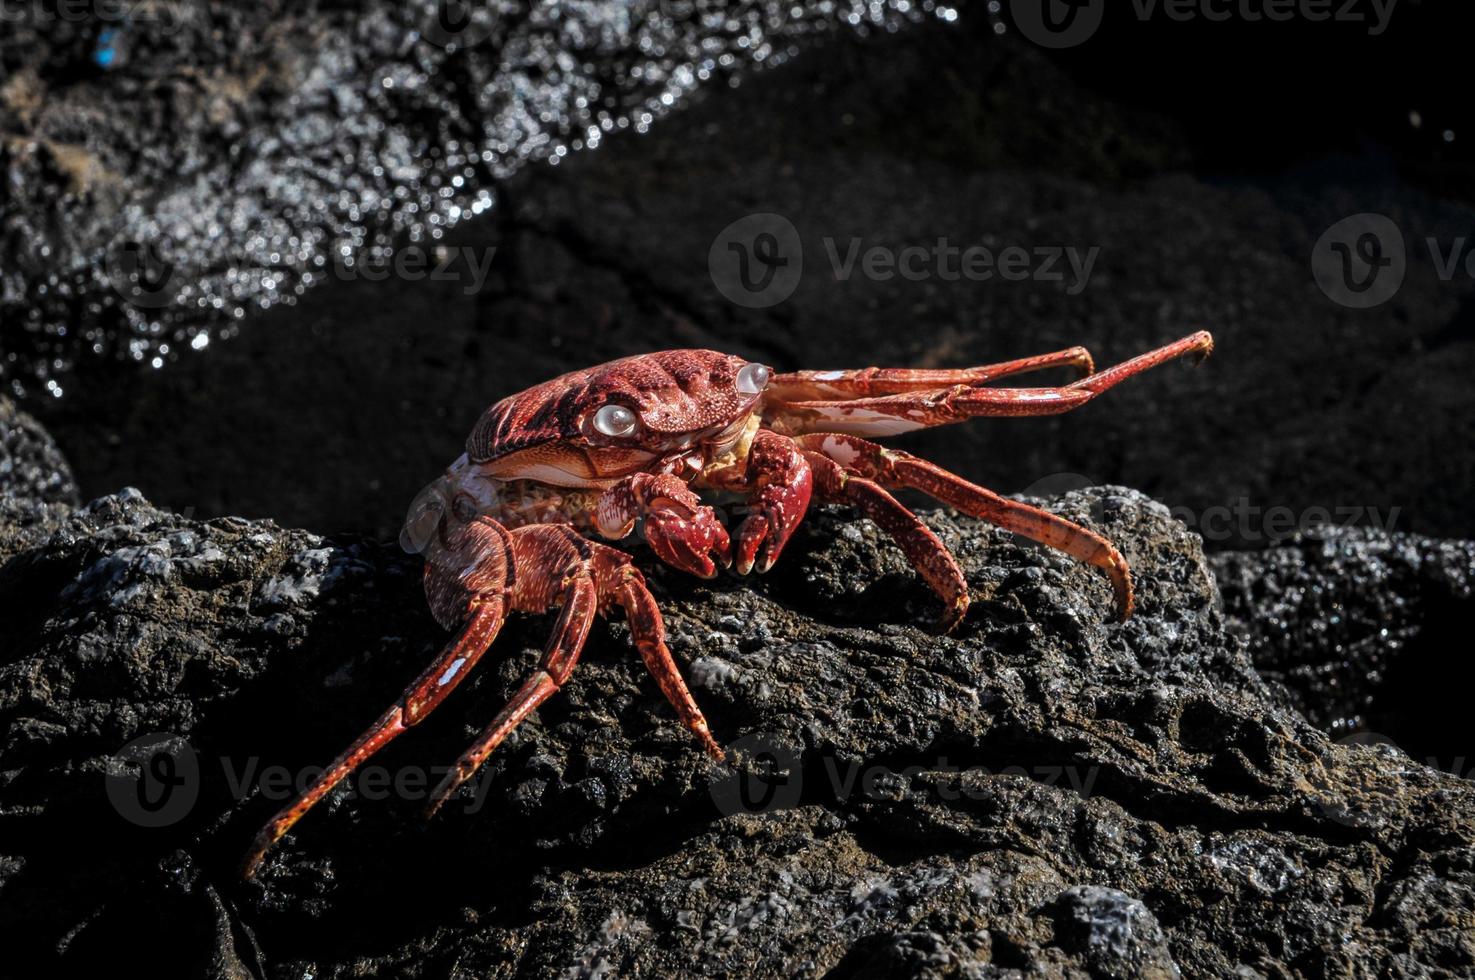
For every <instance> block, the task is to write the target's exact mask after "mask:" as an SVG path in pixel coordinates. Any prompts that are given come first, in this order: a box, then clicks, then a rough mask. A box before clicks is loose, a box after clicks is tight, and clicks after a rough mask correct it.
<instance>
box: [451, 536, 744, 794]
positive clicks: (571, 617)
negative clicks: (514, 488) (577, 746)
mask: <svg viewBox="0 0 1475 980" xmlns="http://www.w3.org/2000/svg"><path fill="white" fill-rule="evenodd" d="M529 530H531V529H529ZM571 541H573V542H576V543H582V544H584V545H586V546H589V544H590V543H589V542H585V541H583V539H581V538H577V537H572V538H571ZM592 547H594V548H596V549H597V550H596V551H594V552H593V553H592V557H591V558H590V559H589V560H588V561H587V562H586V563H585V566H584V567H583V568H581V570H580V571H579V572H577V573H576V574H575V575H574V577H573V580H572V581H571V582H570V584H569V586H568V588H567V589H566V591H565V593H564V599H563V611H562V613H561V614H560V615H559V618H558V623H557V625H556V626H555V627H554V629H553V635H552V637H550V639H549V641H548V647H547V649H546V651H545V652H544V654H543V659H542V661H541V662H540V663H539V665H538V669H537V670H536V671H534V672H533V674H532V676H531V677H529V678H528V679H527V680H526V681H524V682H523V685H522V687H520V688H519V689H518V691H517V693H516V694H514V695H513V696H512V699H511V700H510V701H509V702H508V703H507V706H506V707H504V708H503V709H502V710H501V711H500V712H498V713H497V716H496V717H495V718H493V719H492V721H491V724H489V725H487V727H486V728H485V729H484V730H483V731H482V733H481V736H480V737H479V738H478V739H477V740H476V742H475V743H474V744H473V745H472V746H471V747H470V748H469V749H467V750H466V751H465V752H464V753H462V754H461V757H460V758H459V759H457V760H456V764H455V766H454V767H453V768H452V769H451V771H450V772H449V773H447V774H446V776H445V778H444V779H442V780H441V782H440V785H439V786H437V787H436V788H435V791H434V792H433V793H431V795H430V802H429V804H428V805H427V806H426V808H425V815H426V817H430V816H433V815H434V814H435V813H436V811H438V810H439V809H440V808H441V807H442V806H443V805H444V804H445V802H446V800H447V799H449V798H450V795H451V794H452V793H454V792H455V791H456V789H457V788H458V787H459V786H460V785H461V784H462V783H464V782H466V780H468V779H470V778H471V777H472V776H473V775H474V774H475V773H476V771H477V770H478V769H480V768H481V765H482V763H484V762H485V761H486V760H487V757H488V756H490V755H491V754H492V753H493V752H495V751H496V749H497V747H498V746H499V745H501V744H502V742H503V741H505V740H506V738H507V736H508V735H510V734H512V732H513V730H514V729H516V728H517V726H518V725H520V724H522V722H523V721H524V720H525V719H526V718H527V716H528V715H530V714H532V712H533V711H534V710H535V709H537V707H538V706H539V705H540V704H542V703H543V702H544V701H547V700H548V699H549V698H550V697H552V696H553V695H554V694H555V693H556V692H557V691H558V689H559V688H561V687H562V686H563V685H564V683H565V682H566V681H567V680H568V679H569V676H570V675H572V674H573V672H574V666H575V665H576V664H578V662H579V654H580V653H581V652H582V651H583V649H584V641H585V640H586V639H587V638H588V636H589V628H590V626H591V625H592V624H593V622H594V615H595V613H596V612H597V611H598V610H599V608H600V606H601V594H603V596H604V598H608V599H612V600H613V601H614V602H616V603H618V604H619V605H620V606H621V607H622V608H623V609H624V610H625V615H626V618H627V619H628V620H629V623H630V634H631V639H632V640H633V641H634V643H635V648H636V649H637V650H638V651H639V652H640V657H641V659H642V660H643V661H645V666H646V669H647V670H649V671H650V672H651V675H652V676H654V677H655V679H656V684H657V685H658V686H659V687H660V689H661V693H662V694H664V695H665V696H666V700H667V701H669V702H670V703H671V706H672V707H674V708H675V709H676V713H677V715H678V716H679V717H680V718H681V722H682V724H684V725H685V726H686V727H687V728H689V729H690V730H691V731H692V732H693V733H695V734H696V736H697V737H698V738H700V739H701V740H702V743H703V747H704V748H705V749H706V750H707V753H708V754H709V755H711V756H712V757H713V758H715V759H718V760H721V759H722V758H723V753H722V750H721V749H720V748H718V746H717V743H716V742H715V741H713V739H712V735H711V732H710V730H709V729H708V727H707V720H706V718H704V717H703V716H702V711H701V709H700V708H698V707H697V703H696V699H694V698H693V697H692V696H691V691H690V690H688V689H687V686H686V683H685V682H684V681H683V680H682V679H681V673H680V671H679V670H678V668H677V666H676V661H675V660H674V659H673V658H672V656H671V651H670V650H669V649H667V647H666V640H665V635H666V631H665V626H664V625H663V624H662V622H661V613H660V610H659V608H657V606H656V602H655V598H654V597H653V596H652V595H651V594H650V590H649V589H647V588H646V587H645V580H644V578H643V577H642V576H641V574H640V572H639V571H638V570H637V569H636V568H635V567H634V565H632V564H630V559H629V557H628V556H627V555H624V554H622V553H621V552H618V551H616V550H614V549H613V548H601V547H599V546H597V545H594V546H592ZM591 568H592V569H593V572H592V574H591V571H590V569H591Z"/></svg>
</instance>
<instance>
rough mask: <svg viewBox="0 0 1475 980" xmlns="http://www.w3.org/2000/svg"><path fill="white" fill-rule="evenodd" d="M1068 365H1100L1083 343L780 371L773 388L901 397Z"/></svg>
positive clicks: (816, 395) (784, 394)
mask: <svg viewBox="0 0 1475 980" xmlns="http://www.w3.org/2000/svg"><path fill="white" fill-rule="evenodd" d="M1054 367H1069V368H1074V369H1075V370H1076V371H1078V372H1080V374H1081V376H1082V377H1085V376H1087V375H1089V374H1090V373H1091V372H1092V371H1094V370H1095V369H1096V365H1095V362H1094V361H1092V360H1091V353H1090V352H1089V351H1087V350H1086V348H1084V347H1070V348H1067V349H1066V350H1058V351H1053V352H1051V353H1049V354H1035V355H1034V356H1032V357H1021V358H1019V359H1017V360H1013V361H1002V362H1000V363H998V364H985V365H984V366H982V367H974V368H956V369H951V368H942V369H932V368H877V367H868V368H861V369H859V370H856V371H790V372H788V373H786V374H776V375H774V376H773V380H772V381H771V382H769V386H768V388H769V391H770V392H771V393H772V394H773V395H774V396H776V397H778V398H782V399H786V400H793V401H798V400H812V399H823V398H855V397H857V396H863V395H900V394H904V393H906V392H909V391H934V390H936V389H938V388H950V387H952V386H954V385H983V384H987V383H989V382H990V381H997V380H998V379H999V378H1007V377H1010V376H1012V375H1016V374H1025V373H1027V372H1029V371H1042V370H1044V369H1046V368H1054Z"/></svg>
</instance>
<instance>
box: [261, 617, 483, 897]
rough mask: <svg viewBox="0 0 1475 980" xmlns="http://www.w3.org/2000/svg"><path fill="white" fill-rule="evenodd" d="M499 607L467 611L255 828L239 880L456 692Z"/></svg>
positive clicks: (481, 648)
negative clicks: (388, 699) (419, 666)
mask: <svg viewBox="0 0 1475 980" xmlns="http://www.w3.org/2000/svg"><path fill="white" fill-rule="evenodd" d="M505 606H506V604H505V602H504V600H503V598H502V597H501V596H500V595H497V596H492V597H490V598H488V599H486V600H484V601H478V602H476V603H475V604H474V605H473V607H472V610H471V613H470V616H469V617H468V618H467V620H466V625H465V626H463V627H462V629H461V632H460V634H459V635H457V637H456V639H455V640H454V641H452V642H451V643H450V644H449V645H447V646H446V648H445V651H444V652H443V653H441V655H440V656H439V657H437V658H436V659H435V661H434V662H433V663H432V664H431V665H430V666H429V667H427V668H426V669H425V672H424V673H422V674H421V675H420V676H419V677H417V678H416V679H415V682H414V683H413V684H411V685H410V686H409V687H407V688H405V692H404V693H403V694H402V695H400V698H399V701H398V702H396V703H395V705H394V706H393V707H392V708H390V709H389V710H388V711H386V712H385V713H384V714H383V715H381V716H380V717H379V720H378V721H376V722H374V724H373V725H372V726H371V727H370V728H369V730H368V731H366V732H364V733H363V734H362V735H360V736H359V737H358V739H357V740H356V741H354V743H353V744H352V745H350V746H349V747H348V748H347V749H346V750H345V751H344V752H343V754H342V755H340V756H339V757H338V758H336V759H334V760H333V762H332V763H331V764H330V765H329V766H328V768H327V769H326V770H324V771H323V774H322V775H321V776H319V777H318V778H317V779H316V780H315V781H314V782H313V784H312V785H311V786H309V787H308V788H307V789H306V790H305V791H304V792H303V793H302V795H301V796H299V797H297V799H295V800H293V801H292V802H291V803H289V804H287V805H286V806H285V807H283V808H282V809H281V811H279V812H278V813H277V815H276V816H274V817H272V818H271V820H270V821H268V822H267V824H266V826H264V827H262V828H261V830H260V831H259V832H258V833H257V835H256V838H255V840H253V841H252V842H251V849H250V850H249V851H247V852H246V858H245V860H244V862H243V863H242V866H241V874H242V875H243V876H244V877H246V878H250V877H252V876H253V875H255V874H256V869H257V868H258V867H259V866H260V865H261V861H262V859H263V858H264V857H266V852H267V851H269V850H271V847H272V845H274V844H275V843H276V842H277V841H279V840H281V839H282V837H283V836H284V835H285V834H286V833H287V831H289V830H291V829H292V826H293V824H295V823H297V821H299V820H301V819H302V817H303V815H304V814H306V813H307V811H308V810H311V809H312V808H313V806H315V805H316V804H317V803H318V801H320V800H321V799H322V798H323V797H324V796H326V795H328V793H329V792H331V791H332V789H333V787H334V786H337V785H338V784H339V783H340V782H342V781H343V779H344V777H346V776H347V775H348V774H349V773H351V772H353V771H354V770H355V769H357V768H358V767H359V766H360V765H362V764H363V763H364V761H365V760H366V759H368V758H369V757H370V756H371V755H373V754H374V753H376V752H378V751H379V750H380V749H382V748H383V747H384V746H385V745H387V744H389V742H390V741H392V740H393V739H394V738H395V737H396V736H398V735H399V734H401V733H402V732H404V731H406V730H407V729H408V728H409V727H410V726H411V725H414V724H416V723H418V722H419V721H421V720H422V719H423V718H424V717H425V716H426V715H428V714H429V713H430V712H431V711H433V710H434V709H435V708H436V706H437V705H439V704H440V703H441V702H442V701H444V700H445V699H446V696H447V695H448V694H450V693H451V692H452V691H453V690H455V689H456V686H457V685H458V684H460V683H461V680H462V678H464V677H465V676H466V675H467V674H469V673H471V668H472V666H474V665H475V664H476V662H477V661H478V660H480V659H481V656H482V654H483V653H485V652H486V650H487V647H489V646H491V644H492V641H493V640H495V639H496V638H497V632H498V631H499V630H500V629H501V628H502V621H503V619H504V616H505V612H506V608H505Z"/></svg>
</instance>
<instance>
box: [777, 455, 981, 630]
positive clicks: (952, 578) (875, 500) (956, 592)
mask: <svg viewBox="0 0 1475 980" xmlns="http://www.w3.org/2000/svg"><path fill="white" fill-rule="evenodd" d="M805 455H806V456H807V457H808V458H809V464H810V466H811V467H812V468H813V470H814V476H815V481H814V485H815V490H816V492H817V493H818V494H819V495H820V498H821V499H823V500H828V501H831V502H833V503H844V504H849V505H850V506H852V507H855V508H857V509H858V510H859V511H860V512H861V513H862V514H864V515H865V516H866V517H869V518H870V519H871V520H873V521H875V522H876V525H877V526H878V527H880V528H881V530H883V531H885V532H886V533H887V534H888V535H889V536H890V537H891V539H892V540H893V541H895V542H896V543H897V545H898V546H900V548H901V550H902V552H903V553H904V554H905V555H906V556H907V560H908V561H909V562H911V564H912V567H914V568H915V569H916V570H917V572H918V574H920V575H921V576H922V579H923V581H925V582H926V583H927V585H928V586H929V587H931V589H932V591H933V592H935V593H937V595H938V597H939V598H941V599H942V601H943V603H944V604H945V606H946V609H945V611H944V612H943V614H942V623H941V625H942V629H943V631H944V632H948V633H950V632H952V631H953V630H954V629H955V628H956V627H957V625H958V624H959V623H961V622H962V621H963V616H964V615H965V614H966V613H967V612H968V581H967V579H965V578H964V577H963V571H962V569H960V568H959V567H958V562H957V560H956V559H955V558H953V555H952V552H950V551H948V550H947V545H945V544H943V543H942V540H941V539H940V538H938V536H937V535H936V534H933V533H932V529H931V528H929V527H928V526H927V525H925V524H923V523H922V522H921V520H919V519H918V517H917V515H916V514H913V513H912V512H911V511H910V510H907V509H906V508H905V507H903V506H902V505H901V503H900V501H898V500H897V499H896V498H895V497H893V496H891V494H889V493H887V492H886V490H885V488H883V487H882V486H881V485H880V484H878V483H876V482H875V481H874V480H870V479H867V478H866V477H864V476H860V475H858V474H855V473H852V472H849V471H848V470H846V469H845V468H844V467H842V466H841V465H840V464H839V463H837V462H836V461H835V460H833V459H831V458H830V457H829V456H826V455H824V454H823V453H821V452H817V451H815V452H806V453H805Z"/></svg>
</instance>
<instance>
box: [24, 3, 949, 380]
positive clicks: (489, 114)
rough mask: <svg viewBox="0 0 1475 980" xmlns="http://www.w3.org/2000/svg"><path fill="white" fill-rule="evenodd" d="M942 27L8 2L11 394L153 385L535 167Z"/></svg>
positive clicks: (602, 10) (690, 8)
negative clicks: (828, 39) (910, 32)
mask: <svg viewBox="0 0 1475 980" xmlns="http://www.w3.org/2000/svg"><path fill="white" fill-rule="evenodd" d="M931 8H932V4H931V2H930V0H929V2H926V3H924V4H917V5H913V4H907V3H901V4H883V3H874V4H865V3H859V2H852V3H843V2H842V3H833V2H828V0H826V2H823V3H817V4H810V5H803V4H783V3H777V2H773V0H769V2H766V3H765V2H757V3H753V2H739V3H732V4H725V5H722V6H721V7H716V6H714V7H712V8H702V9H699V8H698V5H696V4H689V3H666V2H658V0H641V2H635V3H629V4H624V3H621V4H604V3H587V2H578V0H575V2H569V3H563V2H551V3H526V2H521V0H498V2H495V3H477V4H458V3H447V2H444V0H415V2H410V3H386V4H369V5H362V4H343V3H335V2H314V3H307V4H285V3H278V2H267V3H256V4H235V3H220V2H216V0H174V2H169V3H140V4H125V3H119V4H76V3H62V4H56V3H30V4H13V5H12V6H11V7H8V8H7V9H6V11H5V14H4V24H5V30H4V32H3V34H0V181H3V185H4V186H5V188H6V190H7V193H6V195H5V196H4V197H0V254H3V255H4V256H5V261H4V262H3V263H0V343H3V346H4V349H5V351H6V355H7V356H5V357H3V358H0V382H4V383H6V387H7V388H8V389H9V390H11V391H12V392H30V393H32V394H34V393H36V392H41V391H45V392H50V393H51V394H61V393H62V392H63V391H64V390H66V389H67V388H69V387H72V386H73V382H74V381H75V380H76V379H74V378H72V377H71V376H70V370H71V368H72V367H73V366H74V362H75V361H76V360H77V359H78V358H82V359H84V360H91V359H94V358H97V357H99V356H101V357H103V358H106V359H107V360H108V361H123V362H125V363H126V362H132V363H137V364H150V365H153V366H155V367H157V366H161V365H163V364H164V363H167V362H169V361H171V360H174V359H175V358H177V357H178V356H179V355H180V354H181V353H186V352H187V351H188V350H189V349H191V348H193V349H195V350H199V349H203V348H204V347H206V346H208V345H209V344H210V343H212V342H213V341H215V340H216V339H218V338H220V337H222V336H227V337H228V336H230V335H232V334H234V333H235V332H236V330H237V329H238V327H239V325H240V322H241V321H242V319H243V318H244V317H246V316H247V314H248V313H249V314H251V315H253V316H254V315H258V314H259V313H260V312H261V311H263V310H265V309H267V308H269V307H271V306H274V305H276V304H277V303H279V302H282V301H284V300H286V301H290V300H292V299H294V298H296V297H297V296H300V295H302V294H303V293H304V292H305V291H306V290H307V289H309V288H311V287H312V286H315V285H320V284H322V283H323V282H324V281H331V280H334V279H339V280H352V279H358V278H359V277H360V275H361V274H362V273H363V271H364V270H365V267H366V266H374V265H375V264H376V263H380V262H387V261H392V256H393V255H394V254H395V250H396V248H402V247H403V246H405V245H406V244H407V243H413V245H412V247H415V248H419V249H420V250H421V255H422V256H425V254H426V253H427V252H428V251H429V249H430V246H431V245H432V244H433V243H434V242H435V241H436V240H437V239H439V238H440V237H441V236H442V234H443V233H444V231H445V229H446V228H447V227H450V226H451V225H454V224H456V223H458V222H460V221H461V220H463V219H464V218H468V217H471V216H472V215H479V214H482V213H483V212H485V211H487V210H488V209H490V208H491V207H492V206H493V204H494V202H495V201H496V197H497V195H496V192H495V185H496V183H497V182H498V181H501V180H505V179H506V178H507V177H509V176H510V175H511V174H513V173H515V172H516V171H517V170H519V169H520V168H521V167H522V166H523V165H524V164H526V163H528V162H530V161H538V162H542V163H552V164H557V163H558V162H560V161H561V160H563V159H564V158H565V157H566V156H567V155H568V154H570V153H574V152H577V151H580V150H582V149H585V148H586V147H588V148H592V147H597V146H598V145H599V144H600V142H601V141H602V140H604V139H605V138H606V137H608V136H610V135H611V134H614V133H618V132H623V131H627V130H628V131H631V132H645V131H646V130H647V129H648V128H649V127H650V124H651V123H652V121H653V120H655V119H657V118H659V117H661V116H664V115H666V114H667V113H669V112H670V111H671V110H672V108H673V107H675V106H677V105H680V104H681V103H682V102H684V101H685V100H686V99H687V98H688V96H689V95H690V94H691V93H692V92H693V91H694V90H696V89H697V88H698V87H699V86H701V85H704V84H709V83H710V84H720V83H721V82H722V81H724V80H726V79H728V78H730V77H731V76H732V75H733V74H734V73H735V72H737V71H739V70H741V69H744V68H747V67H750V66H761V65H764V64H777V63H781V62H783V61H784V60H786V59H787V58H788V57H790V56H791V55H792V54H793V53H794V51H796V50H797V45H798V44H799V43H800V42H801V41H803V40H804V39H806V38H812V37H813V36H815V35H819V34H826V33H829V32H831V31H834V30H837V29H847V30H860V31H866V30H870V29H895V27H896V26H898V25H899V24H904V23H908V22H914V21H917V20H920V19H922V18H924V17H926V16H928V14H926V13H924V9H926V10H930V9H931ZM386 257H391V258H386ZM431 261H432V262H433V259H432V260H431ZM79 312H81V313H82V315H81V316H80V317H79Z"/></svg>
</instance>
